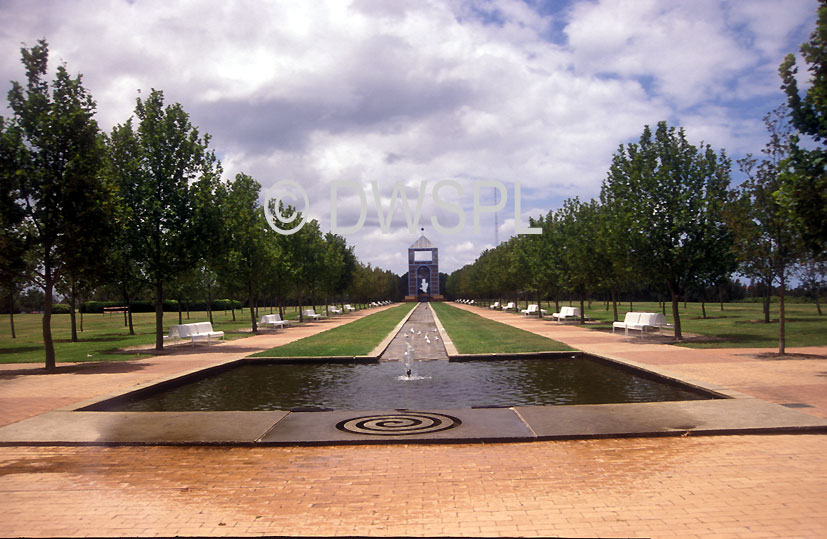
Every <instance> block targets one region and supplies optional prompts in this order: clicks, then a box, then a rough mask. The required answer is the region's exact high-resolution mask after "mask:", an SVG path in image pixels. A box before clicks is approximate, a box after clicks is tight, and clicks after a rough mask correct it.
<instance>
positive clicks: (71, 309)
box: [69, 279, 78, 342]
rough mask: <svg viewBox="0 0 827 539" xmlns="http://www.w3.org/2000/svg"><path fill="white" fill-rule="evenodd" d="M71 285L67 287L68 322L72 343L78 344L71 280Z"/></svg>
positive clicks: (73, 287)
mask: <svg viewBox="0 0 827 539" xmlns="http://www.w3.org/2000/svg"><path fill="white" fill-rule="evenodd" d="M71 283H72V284H71V285H70V286H69V320H70V325H71V327H72V342H78V326H77V319H76V318H75V290H76V285H75V280H74V279H72V280H71Z"/></svg>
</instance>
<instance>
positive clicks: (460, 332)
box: [431, 302, 573, 354]
mask: <svg viewBox="0 0 827 539" xmlns="http://www.w3.org/2000/svg"><path fill="white" fill-rule="evenodd" d="M431 306H432V307H433V308H434V311H435V312H436V315H437V316H438V317H439V320H440V322H442V325H443V326H445V331H446V332H448V335H450V337H451V340H452V341H453V343H454V346H456V347H457V351H458V352H459V353H460V354H487V353H491V354H510V353H518V352H554V351H568V350H573V348H571V347H569V346H567V345H565V344H563V343H561V342H557V341H555V340H552V339H548V338H546V337H542V336H540V335H536V334H534V333H529V332H528V331H523V330H522V329H518V328H515V327H511V326H508V325H506V324H501V323H499V322H495V321H493V320H489V319H487V318H483V317H481V316H479V315H477V314H474V313H471V312H468V311H463V310H462V309H457V308H456V307H453V306H451V305H450V304H447V303H438V302H436V303H431Z"/></svg>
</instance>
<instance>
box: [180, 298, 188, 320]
mask: <svg viewBox="0 0 827 539" xmlns="http://www.w3.org/2000/svg"><path fill="white" fill-rule="evenodd" d="M187 318H189V317H187ZM183 323H184V313H183V312H182V311H181V299H180V298H179V299H178V325H179V326H180V325H181V324H183Z"/></svg>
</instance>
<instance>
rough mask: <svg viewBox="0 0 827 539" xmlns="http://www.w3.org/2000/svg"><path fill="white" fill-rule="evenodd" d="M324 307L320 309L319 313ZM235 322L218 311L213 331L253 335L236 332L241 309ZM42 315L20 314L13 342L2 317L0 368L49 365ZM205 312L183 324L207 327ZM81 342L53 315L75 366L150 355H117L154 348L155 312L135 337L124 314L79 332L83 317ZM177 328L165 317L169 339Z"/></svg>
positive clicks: (138, 319) (91, 320)
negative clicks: (125, 350)
mask: <svg viewBox="0 0 827 539" xmlns="http://www.w3.org/2000/svg"><path fill="white" fill-rule="evenodd" d="M318 310H319V308H317V311H318ZM269 312H270V309H269V308H266V309H264V308H260V309H259V314H268V313H269ZM297 316H298V311H297V310H295V309H290V310H288V311H286V312H285V317H286V318H288V319H290V318H296V317H297ZM235 317H236V321H233V317H232V313H231V312H230V311H227V312H226V313H225V312H224V311H213V321H214V325H213V327H214V329H216V330H219V331H223V332H225V337H226V338H227V339H238V338H242V337H248V336H249V335H250V334H249V333H232V332H235V331H239V330H243V329H247V330H249V328H250V311H248V310H246V309H245V310H243V311H240V310H236V312H235ZM42 320H43V316H42V315H39V314H16V315H14V326H15V333H16V335H17V338H15V339H12V338H11V326H10V324H9V315H7V314H4V315H0V363H39V362H43V361H45V358H46V356H45V352H44V349H43V329H42ZM208 320H209V318H208V317H207V312H206V311H201V312H196V311H192V312H190V315H189V318H187V313H186V312H184V313H183V323H185V324H188V323H193V322H206V321H208ZM77 321H78V339H79V342H72V341H71V336H72V334H71V325H70V319H69V315H68V314H55V315H52V339H54V345H55V356H56V359H57V361H58V362H59V363H60V362H73V361H124V360H128V359H134V358H138V357H146V354H131V353H123V352H117V350H119V349H123V348H127V347H132V346H141V345H152V344H154V343H155V313H134V314H133V315H132V322H133V326H134V328H135V335H129V328H126V327H124V324H123V315H120V314H85V315H83V326H84V331H83V332H81V331H80V314H78V315H77ZM177 323H178V313H164V334H165V335H166V334H167V333H168V332H169V327H170V326H171V325H174V324H177Z"/></svg>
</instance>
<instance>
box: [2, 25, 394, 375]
mask: <svg viewBox="0 0 827 539" xmlns="http://www.w3.org/2000/svg"><path fill="white" fill-rule="evenodd" d="M48 55H49V52H48V45H47V43H46V42H45V41H43V40H41V41H39V42H38V44H37V45H36V46H34V47H32V48H30V49H26V48H24V49H22V60H23V64H24V66H25V68H26V76H27V82H26V84H25V86H24V85H22V84H19V83H17V82H14V83H12V89H11V91H10V92H9V108H10V109H11V111H12V116H11V117H10V118H2V117H0V179H2V184H0V226H2V232H0V280H2V282H3V283H4V286H5V287H6V288H7V292H8V294H9V298H13V297H14V293H15V292H16V291H18V290H20V289H21V288H22V287H25V286H29V285H30V284H31V283H36V284H37V285H38V286H39V287H40V288H41V289H42V290H43V294H44V298H43V306H44V314H43V341H44V345H45V354H46V367H47V368H48V369H53V368H54V367H55V352H54V345H53V342H52V334H51V314H52V304H53V299H54V297H55V291H56V290H60V291H62V293H63V294H64V295H65V296H66V297H67V298H68V300H69V303H70V308H71V309H70V312H71V314H72V316H73V318H72V338H73V340H77V332H76V330H75V324H74V312H75V307H76V305H77V302H78V300H79V298H83V297H85V296H87V295H88V294H90V293H91V291H93V290H95V289H97V288H100V287H101V286H108V287H109V288H110V289H114V290H116V291H117V295H118V296H120V299H122V301H123V302H124V304H125V305H129V304H130V303H132V302H133V301H134V300H136V299H142V298H144V297H147V296H149V297H152V299H153V300H154V304H155V314H156V316H155V318H156V324H155V328H156V331H155V335H156V340H155V347H156V349H158V350H160V349H162V348H163V342H164V341H163V304H164V299H165V297H172V298H173V299H178V300H183V299H189V298H191V297H192V295H193V294H198V292H194V291H193V289H194V288H195V289H200V290H201V291H204V290H205V291H206V296H207V297H206V299H207V305H211V304H212V299H213V298H212V291H219V290H220V291H221V292H222V293H224V294H227V295H229V296H231V297H234V298H239V299H244V300H245V301H246V302H247V304H248V306H249V307H250V321H251V324H252V328H253V331H256V329H257V328H256V325H257V321H256V313H255V306H256V303H257V301H258V300H259V298H262V297H266V298H272V299H273V300H274V301H275V303H276V304H278V305H280V306H281V305H283V304H284V301H285V299H287V298H295V301H296V302H297V304H298V305H299V306H301V305H303V304H304V303H303V302H304V301H305V299H306V298H311V297H312V298H313V299H315V298H320V297H324V298H325V302H327V299H328V298H334V297H339V298H341V297H343V296H344V295H346V294H349V295H350V297H352V298H353V299H354V300H362V301H370V300H374V299H384V298H387V297H391V296H393V295H394V292H395V290H396V285H397V277H396V276H395V275H393V274H392V273H390V272H384V271H382V270H379V269H377V268H371V267H370V266H366V265H364V264H361V263H359V261H358V260H357V259H356V256H355V255H354V253H353V248H352V247H351V246H349V245H348V244H347V242H346V241H345V239H344V238H343V237H341V236H338V235H335V234H332V233H327V234H323V233H322V231H321V230H320V229H319V225H318V222H316V221H315V220H311V221H308V222H306V223H305V224H304V226H302V227H301V229H300V230H298V231H297V232H296V233H294V234H290V235H283V234H279V233H276V232H275V231H274V230H273V229H272V228H270V227H269V226H268V223H267V220H266V217H265V212H264V208H263V207H262V206H261V203H260V201H259V200H260V191H261V186H260V185H259V184H258V182H256V181H255V180H254V179H253V178H251V177H250V176H248V175H246V174H243V173H240V174H237V175H236V176H235V179H234V180H231V181H226V182H225V181H222V172H223V171H222V168H221V164H220V162H219V161H218V160H217V159H216V157H215V153H214V152H213V151H212V150H211V149H210V148H209V143H210V137H209V135H203V136H202V135H201V134H200V133H199V131H198V129H197V128H196V127H194V126H193V125H192V124H191V123H190V120H189V117H188V115H187V113H186V112H185V111H184V110H183V108H182V107H181V105H180V104H177V103H176V104H173V105H165V104H164V96H163V93H162V92H160V91H157V90H152V92H151V93H150V94H149V95H148V96H147V97H146V98H145V99H141V98H140V97H139V98H138V99H137V104H136V107H135V112H134V118H130V119H129V120H127V121H126V122H125V123H123V124H120V125H117V126H115V127H114V129H112V131H111V133H108V134H104V133H102V132H101V131H100V129H99V128H98V125H97V123H96V121H95V119H94V115H95V103H94V101H93V99H92V97H91V96H90V95H89V93H88V92H87V90H86V89H85V88H84V87H83V84H82V79H81V76H80V75H78V76H77V77H74V78H72V77H70V75H69V73H68V72H67V70H66V68H65V66H63V65H61V66H59V67H58V69H57V74H56V77H55V79H54V81H53V82H52V83H51V84H50V83H49V82H48V81H47V80H46V73H47V64H48ZM271 203H272V201H271ZM269 209H270V210H271V212H275V211H279V212H282V213H286V214H288V215H289V214H290V213H293V212H295V210H294V209H293V208H290V207H284V206H279V207H278V208H274V207H271V208H269ZM299 217H300V216H299ZM301 221H302V219H301V218H299V219H296V220H294V223H300V222H301ZM10 303H11V301H10ZM178 303H179V305H181V304H182V303H184V302H183V301H179V302H178ZM10 311H11V312H12V313H13V311H14V308H13V305H11V307H10ZM300 312H301V310H300ZM210 316H211V313H210ZM179 318H180V314H179ZM11 323H12V328H13V324H14V320H13V318H12V321H11ZM128 324H129V328H130V332H131V333H134V330H133V328H132V322H131V316H130V317H129V322H128ZM12 331H14V330H13V329H12Z"/></svg>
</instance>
